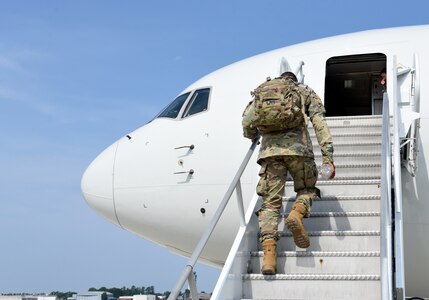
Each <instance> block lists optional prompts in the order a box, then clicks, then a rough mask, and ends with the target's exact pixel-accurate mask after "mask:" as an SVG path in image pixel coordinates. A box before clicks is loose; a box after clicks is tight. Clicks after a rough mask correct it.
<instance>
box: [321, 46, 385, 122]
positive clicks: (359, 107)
mask: <svg viewBox="0 0 429 300" xmlns="http://www.w3.org/2000/svg"><path fill="white" fill-rule="evenodd" d="M383 68H386V55H384V54H382V53H371V54H359V55H349V56H337V57H332V58H330V59H328V61H327V62H326V78H325V108H326V116H357V115H379V114H381V108H382V106H383V105H382V101H383V86H382V85H381V83H380V79H381V77H380V71H381V70H382V69H383Z"/></svg>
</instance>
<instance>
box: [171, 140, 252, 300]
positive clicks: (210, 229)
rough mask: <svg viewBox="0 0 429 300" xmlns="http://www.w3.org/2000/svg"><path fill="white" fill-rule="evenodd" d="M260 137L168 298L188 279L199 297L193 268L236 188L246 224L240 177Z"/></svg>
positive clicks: (175, 297) (175, 295)
mask: <svg viewBox="0 0 429 300" xmlns="http://www.w3.org/2000/svg"><path fill="white" fill-rule="evenodd" d="M258 142H259V138H258V139H255V140H254V141H253V142H252V145H251V146H250V148H249V150H248V151H247V153H246V156H245V157H244V159H243V162H242V163H241V165H240V167H239V168H238V171H237V173H236V174H235V176H234V179H233V180H232V182H231V184H230V186H229V188H228V190H227V192H226V193H225V196H224V197H223V199H222V201H221V203H220V204H219V207H218V209H217V210H216V212H215V214H214V216H213V219H212V220H211V222H210V224H209V225H208V227H207V229H206V231H205V232H204V234H203V236H202V237H201V239H200V241H199V242H198V244H197V246H196V247H195V250H194V252H193V253H192V255H191V257H190V259H189V261H188V263H187V265H186V267H185V269H184V270H183V273H182V275H181V276H180V279H179V280H178V282H177V284H176V287H175V288H174V290H173V291H172V292H171V294H170V295H169V296H168V300H175V299H177V297H178V295H179V293H180V291H181V289H182V288H183V285H184V284H185V282H186V280H188V282H189V286H190V290H191V295H192V299H198V296H197V295H196V294H197V289H196V283H195V280H194V279H195V277H194V274H193V272H192V271H193V269H194V266H195V264H196V263H197V260H198V258H199V257H200V255H201V253H202V252H203V250H204V247H205V246H206V244H207V242H208V240H209V239H210V236H211V234H212V233H213V231H214V229H215V227H216V225H217V223H218V221H219V219H220V217H221V216H222V213H223V211H224V209H225V207H226V205H227V204H228V202H229V199H230V198H231V196H232V193H233V192H234V190H235V191H236V193H237V204H238V213H239V218H240V225H241V226H244V225H245V216H244V204H243V196H242V192H241V182H240V178H241V176H242V174H243V172H244V169H245V168H246V166H247V164H248V163H249V160H250V158H251V157H252V155H253V152H254V151H255V148H256V146H257V145H258Z"/></svg>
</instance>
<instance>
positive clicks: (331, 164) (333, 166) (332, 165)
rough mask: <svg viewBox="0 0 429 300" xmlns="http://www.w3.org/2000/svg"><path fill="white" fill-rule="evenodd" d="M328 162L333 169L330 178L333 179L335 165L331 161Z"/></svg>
mask: <svg viewBox="0 0 429 300" xmlns="http://www.w3.org/2000/svg"><path fill="white" fill-rule="evenodd" d="M328 164H329V165H330V166H331V170H332V172H331V176H329V178H328V180H331V179H334V177H335V165H334V163H333V162H331V161H330V162H329V163H328Z"/></svg>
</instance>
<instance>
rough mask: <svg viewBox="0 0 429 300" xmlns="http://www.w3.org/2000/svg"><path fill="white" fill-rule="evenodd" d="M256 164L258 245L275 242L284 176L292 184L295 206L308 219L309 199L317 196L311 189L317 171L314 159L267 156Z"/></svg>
mask: <svg viewBox="0 0 429 300" xmlns="http://www.w3.org/2000/svg"><path fill="white" fill-rule="evenodd" d="M260 164H261V170H260V172H259V176H260V180H259V183H258V186H257V187H256V192H257V194H258V195H259V196H262V199H263V202H262V207H261V209H260V210H259V211H258V212H257V215H258V218H259V230H260V232H259V237H260V241H261V242H262V241H264V240H266V239H275V240H278V239H279V235H278V220H279V216H280V209H281V207H282V198H283V194H284V189H285V182H286V179H287V173H288V172H289V173H290V175H291V176H292V178H293V181H294V190H295V192H296V193H297V194H296V200H295V204H297V203H301V204H303V205H304V206H305V208H306V209H307V214H306V216H305V217H309V216H310V208H311V205H312V204H313V200H315V199H316V198H317V197H320V191H319V189H318V188H316V187H315V185H316V182H317V176H318V171H317V167H316V164H315V162H314V159H313V158H309V157H303V156H274V157H268V158H265V159H263V160H262V162H260Z"/></svg>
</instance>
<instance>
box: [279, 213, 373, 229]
mask: <svg viewBox="0 0 429 300" xmlns="http://www.w3.org/2000/svg"><path fill="white" fill-rule="evenodd" d="M286 209H287V211H288V212H287V213H284V214H282V217H283V218H286V217H287V216H288V215H289V209H290V208H288V207H287V208H286ZM303 222H304V226H305V228H306V230H310V231H317V230H319V231H322V230H326V231H330V230H341V231H350V230H353V231H362V230H379V229H380V213H379V212H312V213H311V215H310V217H309V218H305V219H304V220H303ZM279 230H280V231H287V230H288V229H287V228H286V227H285V226H284V222H283V221H281V222H280V224H279Z"/></svg>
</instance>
